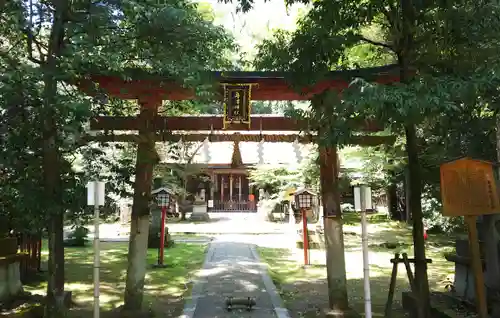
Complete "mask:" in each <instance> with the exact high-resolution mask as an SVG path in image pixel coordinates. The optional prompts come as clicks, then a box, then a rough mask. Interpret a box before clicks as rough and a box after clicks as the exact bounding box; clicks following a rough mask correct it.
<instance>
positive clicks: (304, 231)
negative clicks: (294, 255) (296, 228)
mask: <svg viewBox="0 0 500 318" xmlns="http://www.w3.org/2000/svg"><path fill="white" fill-rule="evenodd" d="M301 210H302V239H303V244H302V248H303V249H304V265H309V236H308V235H307V210H306V209H305V208H302V209H301Z"/></svg>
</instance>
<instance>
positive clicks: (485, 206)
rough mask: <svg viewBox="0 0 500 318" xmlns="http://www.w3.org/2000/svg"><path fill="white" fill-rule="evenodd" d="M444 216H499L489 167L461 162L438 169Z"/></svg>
mask: <svg viewBox="0 0 500 318" xmlns="http://www.w3.org/2000/svg"><path fill="white" fill-rule="evenodd" d="M440 170H441V196H442V201H443V215H444V216H467V215H469V216H477V215H484V214H495V213H499V212H500V202H499V198H498V192H497V187H496V181H495V173H494V171H493V164H492V163H490V162H486V161H482V160H474V159H470V158H463V159H459V160H456V161H453V162H448V163H445V164H443V165H441V169H440Z"/></svg>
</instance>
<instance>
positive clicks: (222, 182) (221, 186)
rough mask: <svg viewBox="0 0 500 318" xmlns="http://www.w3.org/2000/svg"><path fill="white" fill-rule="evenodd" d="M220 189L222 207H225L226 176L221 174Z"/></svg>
mask: <svg viewBox="0 0 500 318" xmlns="http://www.w3.org/2000/svg"><path fill="white" fill-rule="evenodd" d="M219 187H220V204H221V206H224V205H223V204H224V175H223V174H221V175H220V184H219Z"/></svg>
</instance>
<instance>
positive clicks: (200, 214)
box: [189, 201, 210, 221]
mask: <svg viewBox="0 0 500 318" xmlns="http://www.w3.org/2000/svg"><path fill="white" fill-rule="evenodd" d="M189 219H190V220H191V221H208V220H210V216H209V215H208V208H207V203H206V202H205V201H203V202H195V203H194V204H193V211H192V212H191V216H190V217H189Z"/></svg>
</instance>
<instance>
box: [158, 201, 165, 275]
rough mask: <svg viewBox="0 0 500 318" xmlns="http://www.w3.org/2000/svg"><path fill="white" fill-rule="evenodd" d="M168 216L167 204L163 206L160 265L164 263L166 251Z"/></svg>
mask: <svg viewBox="0 0 500 318" xmlns="http://www.w3.org/2000/svg"><path fill="white" fill-rule="evenodd" d="M166 216H167V206H162V207H161V225H160V253H159V254H158V265H160V266H161V265H163V259H164V258H165V257H164V253H165V219H166Z"/></svg>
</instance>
